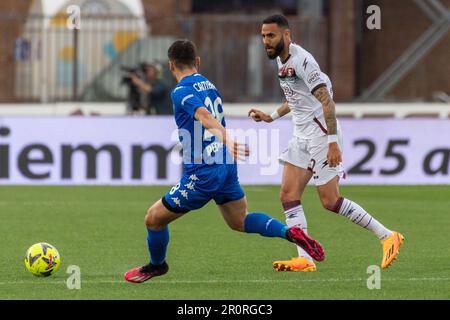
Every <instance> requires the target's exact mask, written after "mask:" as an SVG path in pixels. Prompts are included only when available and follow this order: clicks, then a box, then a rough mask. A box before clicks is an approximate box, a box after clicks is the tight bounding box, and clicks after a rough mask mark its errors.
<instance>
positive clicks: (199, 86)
mask: <svg viewBox="0 0 450 320" xmlns="http://www.w3.org/2000/svg"><path fill="white" fill-rule="evenodd" d="M192 86H193V87H194V89H195V90H196V91H198V92H201V91H205V90H217V89H216V87H215V86H214V85H213V84H212V83H211V82H209V81H202V82H197V83H194V84H193V85H192Z"/></svg>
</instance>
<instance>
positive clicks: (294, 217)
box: [284, 204, 313, 261]
mask: <svg viewBox="0 0 450 320" xmlns="http://www.w3.org/2000/svg"><path fill="white" fill-rule="evenodd" d="M284 214H285V216H286V225H287V226H288V227H289V228H291V227H299V228H301V229H302V230H303V232H305V233H306V234H307V233H308V224H307V222H306V217H305V212H304V211H303V206H302V205H301V204H300V205H297V206H295V207H293V208H290V209H288V210H286V211H285V212H284ZM297 251H298V256H299V257H305V258H306V259H308V260H310V261H313V259H312V258H311V256H310V255H309V254H308V253H307V252H306V251H305V250H303V248H302V247H300V246H297Z"/></svg>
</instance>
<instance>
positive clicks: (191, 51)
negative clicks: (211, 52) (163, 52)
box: [167, 39, 197, 69]
mask: <svg viewBox="0 0 450 320" xmlns="http://www.w3.org/2000/svg"><path fill="white" fill-rule="evenodd" d="M167 56H168V58H169V60H170V61H172V62H173V63H174V64H175V66H176V67H177V68H179V69H184V68H185V67H195V58H197V47H196V46H195V44H194V43H193V42H192V41H190V40H187V39H181V40H177V41H175V42H174V43H172V45H171V46H170V47H169V50H167Z"/></svg>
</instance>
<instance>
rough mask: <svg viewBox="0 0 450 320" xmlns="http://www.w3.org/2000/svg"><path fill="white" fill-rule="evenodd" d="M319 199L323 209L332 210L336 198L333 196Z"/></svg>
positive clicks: (333, 209)
mask: <svg viewBox="0 0 450 320" xmlns="http://www.w3.org/2000/svg"><path fill="white" fill-rule="evenodd" d="M320 201H321V202H322V205H323V207H324V208H325V209H327V210H329V211H333V212H334V211H335V207H336V202H337V201H338V198H337V199H335V198H333V197H322V198H320Z"/></svg>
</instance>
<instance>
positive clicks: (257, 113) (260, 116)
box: [248, 108, 273, 123]
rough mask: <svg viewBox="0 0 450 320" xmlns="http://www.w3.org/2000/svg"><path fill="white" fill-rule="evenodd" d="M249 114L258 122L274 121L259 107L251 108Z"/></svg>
mask: <svg viewBox="0 0 450 320" xmlns="http://www.w3.org/2000/svg"><path fill="white" fill-rule="evenodd" d="M248 116H249V117H250V118H252V119H253V120H254V121H256V122H260V121H264V122H268V123H270V122H272V121H273V119H272V117H271V116H270V115H268V114H267V113H264V112H262V111H261V110H258V109H253V108H252V109H250V111H249V112H248Z"/></svg>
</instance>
